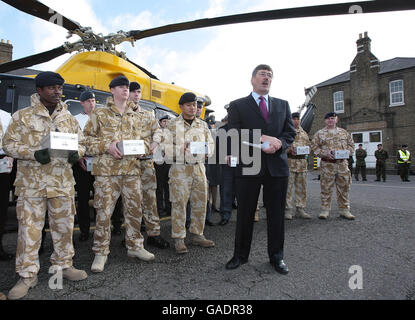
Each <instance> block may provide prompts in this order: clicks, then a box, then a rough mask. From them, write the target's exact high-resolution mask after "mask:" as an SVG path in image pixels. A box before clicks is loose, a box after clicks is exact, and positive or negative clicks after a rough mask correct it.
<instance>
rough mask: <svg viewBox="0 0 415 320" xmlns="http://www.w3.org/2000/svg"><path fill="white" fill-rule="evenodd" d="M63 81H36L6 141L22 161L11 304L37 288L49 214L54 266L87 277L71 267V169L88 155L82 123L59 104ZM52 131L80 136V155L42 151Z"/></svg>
mask: <svg viewBox="0 0 415 320" xmlns="http://www.w3.org/2000/svg"><path fill="white" fill-rule="evenodd" d="M63 83H64V80H63V78H62V77H61V76H60V75H59V74H56V73H53V72H44V73H40V74H39V75H38V76H37V77H36V88H37V89H36V90H37V94H34V95H33V96H32V98H31V106H30V107H28V108H25V109H22V110H19V111H17V112H16V113H15V114H14V115H13V118H12V121H11V123H10V125H9V128H8V130H7V133H6V136H5V138H4V145H3V147H4V150H5V152H6V153H7V154H8V155H10V156H12V157H13V158H16V159H18V168H17V176H16V181H15V183H14V185H15V186H16V195H17V196H18V197H19V198H18V201H17V205H16V215H17V219H18V222H19V232H18V240H17V252H16V272H17V273H18V274H19V276H20V280H19V282H18V283H17V284H16V285H15V286H14V287H13V289H12V290H11V291H10V292H9V295H8V297H9V299H20V298H22V297H24V296H25V295H26V294H27V292H28V290H29V289H30V288H33V287H34V286H36V284H37V273H38V272H39V255H38V251H39V247H40V243H41V236H42V228H43V226H44V224H45V214H46V211H48V213H49V226H50V229H51V234H52V240H53V247H54V252H53V254H52V256H51V258H50V261H51V264H52V265H53V266H56V267H58V268H61V269H63V273H62V275H63V277H64V278H66V279H69V280H74V281H77V280H83V279H85V278H86V277H87V274H86V272H85V271H81V270H76V269H75V268H73V267H72V258H73V256H74V249H73V244H72V233H73V224H74V215H75V201H74V192H75V191H74V184H75V181H74V178H73V175H72V164H73V163H75V162H76V161H77V160H78V159H79V157H80V156H83V154H84V152H85V147H84V136H83V134H82V131H81V128H80V127H79V125H78V122H77V121H76V120H75V119H74V118H73V117H72V115H71V114H70V113H69V111H68V110H67V106H66V105H65V104H64V103H63V102H62V101H61V97H62V85H63ZM51 131H59V132H65V133H72V134H78V142H79V150H78V152H76V151H74V152H71V153H70V154H69V157H68V158H54V157H51V156H50V154H49V151H48V149H43V150H39V149H40V144H41V140H42V138H43V137H45V136H47V135H48V134H49V133H50V132H51Z"/></svg>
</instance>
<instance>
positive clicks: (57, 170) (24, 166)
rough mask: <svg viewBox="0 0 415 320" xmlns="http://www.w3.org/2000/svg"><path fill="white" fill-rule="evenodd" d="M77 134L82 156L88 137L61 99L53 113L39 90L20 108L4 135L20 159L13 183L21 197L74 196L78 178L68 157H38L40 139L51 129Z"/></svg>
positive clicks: (13, 154) (10, 150)
mask: <svg viewBox="0 0 415 320" xmlns="http://www.w3.org/2000/svg"><path fill="white" fill-rule="evenodd" d="M57 130H58V131H59V132H65V133H72V134H78V143H79V149H78V152H79V156H80V157H82V156H83V155H84V153H85V140H84V136H83V134H82V130H81V128H80V127H79V124H78V122H77V121H76V120H75V118H74V117H73V116H72V115H71V114H70V113H69V111H68V108H67V106H66V104H65V103H63V102H60V103H59V104H58V105H57V107H56V109H55V111H54V112H53V114H52V115H51V116H50V115H49V111H48V110H47V109H46V107H45V106H44V105H43V104H42V103H41V102H40V97H39V95H38V94H34V95H32V97H31V106H30V107H27V108H25V109H22V110H19V111H17V112H16V113H15V114H14V115H13V117H12V121H11V122H10V125H9V128H8V129H7V132H6V135H5V137H4V144H3V147H4V150H5V152H6V153H7V154H8V155H9V156H11V157H13V158H16V159H18V161H17V174H16V181H15V183H14V185H15V186H16V194H17V195H18V196H21V197H47V198H54V197H61V196H73V195H74V185H75V180H74V178H73V174H72V167H71V165H70V164H69V163H68V159H65V158H51V162H50V163H48V164H45V165H42V164H40V163H39V162H37V161H36V160H35V157H34V153H35V151H37V150H40V148H41V147H40V142H41V140H42V138H43V137H45V136H47V135H48V134H49V132H50V131H57Z"/></svg>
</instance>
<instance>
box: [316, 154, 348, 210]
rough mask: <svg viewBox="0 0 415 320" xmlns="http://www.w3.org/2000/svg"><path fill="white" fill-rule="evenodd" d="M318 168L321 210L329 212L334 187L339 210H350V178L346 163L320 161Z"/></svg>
mask: <svg viewBox="0 0 415 320" xmlns="http://www.w3.org/2000/svg"><path fill="white" fill-rule="evenodd" d="M320 168H321V176H320V186H321V210H330V208H331V195H332V193H333V187H334V185H336V193H337V205H338V207H339V209H350V201H349V190H350V183H351V179H352V177H351V173H350V170H349V167H348V163H347V161H341V162H339V161H338V162H337V163H330V162H325V161H321V164H320Z"/></svg>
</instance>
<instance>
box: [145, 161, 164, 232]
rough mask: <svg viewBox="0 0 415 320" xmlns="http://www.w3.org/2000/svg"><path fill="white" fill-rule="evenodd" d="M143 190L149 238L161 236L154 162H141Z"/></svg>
mask: <svg viewBox="0 0 415 320" xmlns="http://www.w3.org/2000/svg"><path fill="white" fill-rule="evenodd" d="M141 187H142V188H141V189H142V191H143V203H142V209H143V219H144V223H145V226H146V232H147V235H148V236H149V237H154V236H159V235H160V217H159V214H158V211H157V197H156V190H157V179H156V170H155V169H154V164H153V161H151V160H149V161H141Z"/></svg>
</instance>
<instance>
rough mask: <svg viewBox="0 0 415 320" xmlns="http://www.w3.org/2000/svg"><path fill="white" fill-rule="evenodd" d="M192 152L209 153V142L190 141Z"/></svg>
mask: <svg viewBox="0 0 415 320" xmlns="http://www.w3.org/2000/svg"><path fill="white" fill-rule="evenodd" d="M190 153H191V154H208V153H209V145H208V143H207V142H190Z"/></svg>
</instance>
